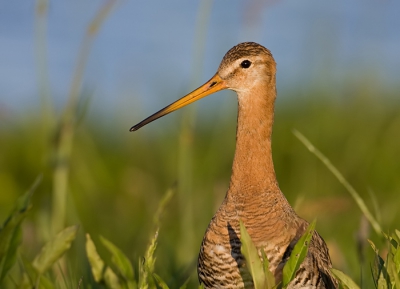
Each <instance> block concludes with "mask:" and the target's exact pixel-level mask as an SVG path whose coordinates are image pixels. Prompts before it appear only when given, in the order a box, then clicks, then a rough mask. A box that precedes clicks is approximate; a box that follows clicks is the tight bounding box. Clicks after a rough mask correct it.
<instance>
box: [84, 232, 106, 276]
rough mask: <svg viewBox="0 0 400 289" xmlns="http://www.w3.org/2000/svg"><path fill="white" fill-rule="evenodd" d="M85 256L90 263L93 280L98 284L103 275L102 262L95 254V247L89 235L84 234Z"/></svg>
mask: <svg viewBox="0 0 400 289" xmlns="http://www.w3.org/2000/svg"><path fill="white" fill-rule="evenodd" d="M86 256H87V258H88V260H89V263H90V268H91V270H92V274H93V278H94V280H95V281H96V282H97V283H99V282H100V281H101V280H103V273H104V267H105V265H104V262H103V260H102V259H101V258H100V256H99V254H98V253H97V250H96V246H95V244H94V243H93V241H92V238H90V235H89V234H86Z"/></svg>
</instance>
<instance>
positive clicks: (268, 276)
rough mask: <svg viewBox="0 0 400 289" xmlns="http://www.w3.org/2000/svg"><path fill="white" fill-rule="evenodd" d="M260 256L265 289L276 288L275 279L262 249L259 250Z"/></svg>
mask: <svg viewBox="0 0 400 289" xmlns="http://www.w3.org/2000/svg"><path fill="white" fill-rule="evenodd" d="M261 256H262V258H263V261H262V264H263V269H264V275H265V282H266V285H267V288H274V287H275V286H276V284H275V277H274V274H272V272H271V271H270V270H269V261H268V258H267V255H266V254H265V251H264V249H261Z"/></svg>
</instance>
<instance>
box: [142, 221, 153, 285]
mask: <svg viewBox="0 0 400 289" xmlns="http://www.w3.org/2000/svg"><path fill="white" fill-rule="evenodd" d="M157 238H158V229H157V231H156V233H155V234H154V237H153V238H152V239H151V241H150V244H149V246H148V247H147V250H146V253H145V255H144V258H143V262H140V261H139V288H148V285H149V283H150V282H152V281H151V280H150V278H149V276H152V275H153V273H154V265H155V262H156V258H155V257H154V252H155V251H156V248H157Z"/></svg>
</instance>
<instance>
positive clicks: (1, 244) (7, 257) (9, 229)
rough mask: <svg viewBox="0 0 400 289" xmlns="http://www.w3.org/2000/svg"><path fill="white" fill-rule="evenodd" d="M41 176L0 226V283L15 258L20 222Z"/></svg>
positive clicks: (19, 236)
mask: <svg viewBox="0 0 400 289" xmlns="http://www.w3.org/2000/svg"><path fill="white" fill-rule="evenodd" d="M41 180H42V177H41V176H39V177H38V178H37V179H36V180H35V182H34V183H33V185H32V187H31V188H30V189H29V190H28V191H27V192H26V193H25V194H24V195H22V196H21V197H20V198H18V200H17V204H16V206H15V209H14V211H13V212H12V213H11V214H10V216H9V217H8V218H7V220H6V221H5V222H4V224H3V225H2V227H1V228H0V284H1V282H2V280H3V279H4V277H5V276H6V275H7V272H8V271H9V270H10V269H11V267H12V266H13V265H14V264H15V262H16V260H17V249H18V247H19V245H20V244H21V239H22V238H21V223H22V221H23V219H24V218H25V216H26V214H27V212H28V210H29V208H30V199H31V196H32V194H33V192H34V191H35V190H36V188H37V186H38V185H39V184H40V182H41Z"/></svg>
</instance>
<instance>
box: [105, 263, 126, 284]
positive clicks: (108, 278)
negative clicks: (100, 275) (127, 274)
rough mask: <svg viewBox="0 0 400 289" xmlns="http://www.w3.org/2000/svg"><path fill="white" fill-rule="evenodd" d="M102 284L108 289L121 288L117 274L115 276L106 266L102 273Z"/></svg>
mask: <svg viewBox="0 0 400 289" xmlns="http://www.w3.org/2000/svg"><path fill="white" fill-rule="evenodd" d="M104 282H105V283H106V285H107V288H110V289H122V288H123V287H122V285H121V282H120V280H119V278H118V276H117V274H115V273H114V271H113V270H112V269H111V268H110V267H108V266H107V268H106V270H105V271H104Z"/></svg>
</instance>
